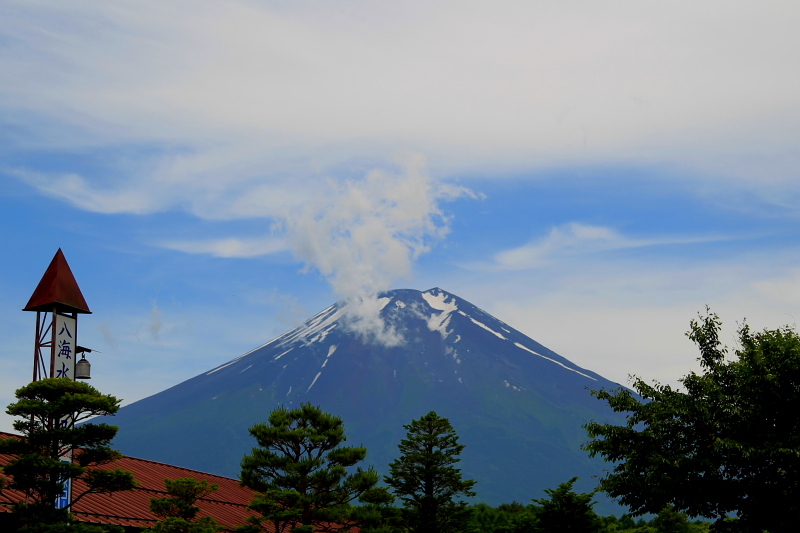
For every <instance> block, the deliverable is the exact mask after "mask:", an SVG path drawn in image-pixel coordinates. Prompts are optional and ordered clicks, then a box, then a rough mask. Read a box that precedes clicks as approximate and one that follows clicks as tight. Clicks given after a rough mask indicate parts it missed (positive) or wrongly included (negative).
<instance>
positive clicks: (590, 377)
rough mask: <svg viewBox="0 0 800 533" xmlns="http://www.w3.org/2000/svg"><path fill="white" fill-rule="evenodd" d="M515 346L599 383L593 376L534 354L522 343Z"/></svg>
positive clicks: (516, 343)
mask: <svg viewBox="0 0 800 533" xmlns="http://www.w3.org/2000/svg"><path fill="white" fill-rule="evenodd" d="M514 346H516V347H517V348H522V349H523V350H525V351H527V352H531V353H532V354H533V355H538V356H539V357H541V358H542V359H547V360H548V361H552V362H554V363H555V364H557V365H559V366H563V367H564V368H566V369H567V370H569V371H571V372H575V373H576V374H580V375H581V376H584V377H587V378H589V379H591V380H594V381H597V378H593V377H592V376H589V375H587V374H584V373H583V372H580V371H578V370H575V369H574V368H570V367H568V366H567V365H565V364H564V363H561V362H559V361H556V360H555V359H551V358H549V357H547V356H544V355H542V354H540V353H536V352H534V351H533V350H531V349H530V348H526V347H525V346H523V345H521V344H520V343H518V342H515V343H514Z"/></svg>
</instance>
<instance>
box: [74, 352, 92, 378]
mask: <svg viewBox="0 0 800 533" xmlns="http://www.w3.org/2000/svg"><path fill="white" fill-rule="evenodd" d="M91 369H92V365H90V364H89V361H87V360H86V356H85V355H83V356H82V357H81V360H80V361H78V362H77V363H75V379H92V376H91V375H90V372H91Z"/></svg>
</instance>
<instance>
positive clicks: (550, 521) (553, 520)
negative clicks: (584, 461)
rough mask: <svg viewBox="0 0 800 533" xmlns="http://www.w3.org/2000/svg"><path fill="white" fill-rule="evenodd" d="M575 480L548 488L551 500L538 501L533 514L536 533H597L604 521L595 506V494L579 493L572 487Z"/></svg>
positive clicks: (546, 491)
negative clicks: (595, 510) (596, 511)
mask: <svg viewBox="0 0 800 533" xmlns="http://www.w3.org/2000/svg"><path fill="white" fill-rule="evenodd" d="M577 480H578V478H577V477H574V478H572V479H570V480H569V481H567V482H566V483H560V484H559V485H558V488H555V489H545V491H544V492H545V494H547V496H548V497H547V498H541V499H534V500H533V503H534V509H533V513H534V515H535V517H536V520H535V529H534V531H537V532H541V533H550V532H559V533H597V532H598V531H600V528H601V526H602V522H601V520H600V518H599V517H598V516H597V514H596V513H595V512H594V509H592V507H593V506H594V504H595V502H593V501H592V500H593V499H594V494H595V493H594V492H589V493H581V494H578V493H576V492H574V491H573V490H572V485H573V484H574V483H575V481H577Z"/></svg>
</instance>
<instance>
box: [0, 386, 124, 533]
mask: <svg viewBox="0 0 800 533" xmlns="http://www.w3.org/2000/svg"><path fill="white" fill-rule="evenodd" d="M16 397H17V401H16V402H14V403H12V404H10V405H9V406H8V408H7V409H6V413H8V414H10V415H12V416H18V417H20V418H22V419H21V420H16V421H15V422H14V424H13V425H14V429H15V430H17V431H18V432H19V433H20V434H21V436H20V437H19V438H7V439H0V453H4V454H10V455H13V456H15V458H14V459H12V460H10V461H9V462H8V463H7V464H6V465H5V466H4V467H3V473H4V474H6V475H7V476H10V477H0V491H2V489H3V488H10V489H15V490H18V491H20V492H22V493H23V494H24V495H25V500H24V503H22V502H16V503H13V505H12V508H11V509H12V513H13V514H14V515H15V516H16V517H17V520H16V521H17V524H18V527H19V528H20V531H25V532H34V531H36V532H44V531H62V530H66V529H65V528H67V529H68V530H69V531H74V532H75V533H78V532H79V531H82V530H86V531H98V527H97V526H83V525H80V524H71V523H70V522H71V517H70V514H69V509H56V508H55V501H56V497H57V496H59V495H60V494H61V493H62V491H63V489H64V484H65V481H66V480H67V479H70V478H71V479H73V480H75V479H81V480H82V481H83V482H84V483H85V484H86V487H87V490H85V491H84V492H82V493H80V494H76V493H73V495H72V504H75V503H76V502H78V501H79V500H80V499H81V498H83V497H85V496H86V495H87V494H93V493H101V494H105V493H111V492H117V491H124V490H131V489H132V488H133V487H134V486H135V484H136V483H135V481H134V480H133V475H132V474H131V473H130V472H128V471H124V470H121V469H119V468H115V469H111V470H110V469H105V468H98V467H100V466H102V465H106V464H108V463H111V462H113V461H114V460H116V459H119V458H121V457H122V455H121V454H120V453H119V452H117V451H115V450H112V449H111V448H110V445H109V443H110V441H111V439H112V438H114V435H116V433H117V428H116V427H114V426H110V425H108V424H91V423H86V424H82V425H80V426H76V425H75V424H76V423H78V422H81V421H83V420H86V419H87V418H89V417H92V416H96V415H111V414H114V413H116V412H117V410H118V409H119V403H120V400H118V399H117V398H115V397H114V396H111V395H108V394H101V393H100V392H98V391H97V389H95V388H94V387H92V386H90V385H88V384H87V383H84V382H81V381H72V380H70V379H68V378H47V379H42V380H39V381H34V382H32V383H30V384H28V385H26V386H24V387H21V388H20V389H17V391H16ZM70 450H72V451H73V454H74V455H73V460H72V462H69V461H62V457H63V456H65V454H67V453H68V452H69V451H70ZM73 486H74V485H73ZM0 494H2V492H0ZM3 496H4V497H5V499H6V500H7V501H9V502H11V500H10V499H9V498H8V497H7V496H5V495H3ZM106 529H108V530H116V529H115V528H113V527H111V528H106Z"/></svg>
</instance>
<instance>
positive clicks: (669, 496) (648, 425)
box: [584, 312, 800, 533]
mask: <svg viewBox="0 0 800 533" xmlns="http://www.w3.org/2000/svg"><path fill="white" fill-rule="evenodd" d="M720 328H721V322H720V320H719V318H718V317H717V315H715V314H712V313H709V312H707V313H706V315H705V316H700V319H699V320H697V321H694V320H693V321H692V322H691V329H690V331H689V332H688V333H687V335H688V336H689V337H690V338H691V339H692V340H693V341H694V342H695V344H696V345H697V346H698V348H699V349H700V358H699V360H700V364H701V368H702V371H701V372H700V373H699V374H698V373H694V372H692V373H689V374H688V375H686V376H685V377H684V378H682V379H681V383H682V384H683V388H684V389H685V391H681V390H677V389H673V388H671V387H669V386H667V385H660V384H658V383H654V384H653V385H649V384H647V383H645V382H644V381H642V380H641V379H638V378H637V379H635V381H634V383H633V388H634V389H635V390H636V392H638V393H639V394H640V395H641V398H642V399H639V398H637V397H635V396H634V395H633V393H631V391H628V390H625V389H620V390H617V391H615V392H609V391H595V392H593V394H594V395H595V396H597V397H598V398H600V399H601V400H605V401H607V402H608V403H609V405H610V406H611V408H612V409H613V410H614V411H617V412H623V413H628V420H627V424H625V425H622V426H615V425H611V424H600V423H597V422H594V421H593V422H590V423H589V424H587V425H586V426H585V427H586V429H587V431H588V433H589V437H590V438H591V439H592V440H591V441H589V442H588V443H586V444H585V445H584V447H585V449H586V450H588V451H589V453H590V455H592V456H596V455H600V456H601V457H603V458H604V459H606V460H607V461H611V462H613V463H614V467H613V469H612V470H611V471H610V472H608V473H607V474H606V476H605V477H604V478H603V479H602V480H601V481H600V488H601V489H602V490H603V491H605V492H607V493H608V494H609V495H611V496H612V497H614V498H617V499H618V500H619V501H620V503H622V504H623V505H626V506H629V507H630V509H631V512H632V514H634V515H641V514H643V513H658V512H660V511H661V510H662V509H664V508H665V507H666V506H668V505H671V506H673V507H674V509H675V510H677V511H681V512H685V513H687V514H688V515H690V516H702V517H705V518H710V519H716V522H715V524H714V528H715V529H716V530H737V531H748V532H749V531H752V532H758V533H761V532H762V531H764V530H766V531H769V532H770V533H781V532H785V531H787V532H788V531H792V532H793V531H796V528H797V524H796V517H797V516H798V514H800V498H798V496H799V495H800V337H798V334H797V332H796V331H794V330H793V329H791V328H789V327H783V328H779V329H774V330H769V329H767V330H764V331H762V332H758V333H753V332H752V331H751V330H750V328H749V327H748V326H747V325H743V326H741V327H740V328H739V330H738V341H739V342H738V344H739V346H738V347H737V348H736V349H735V350H733V352H732V356H733V357H731V358H728V357H727V356H728V354H729V350H728V349H727V348H725V347H724V346H722V345H721V343H720V340H719V333H720ZM732 513H735V514H736V515H737V516H738V520H728V519H726V517H727V516H728V515H729V514H732Z"/></svg>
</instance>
